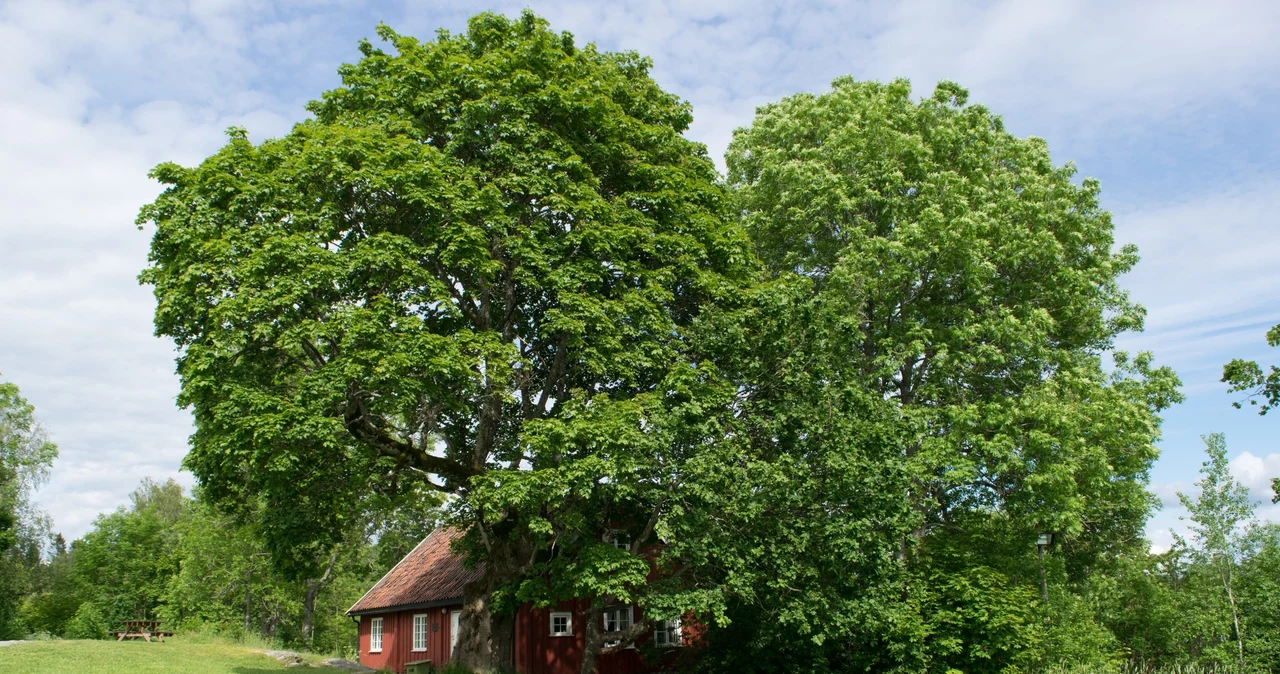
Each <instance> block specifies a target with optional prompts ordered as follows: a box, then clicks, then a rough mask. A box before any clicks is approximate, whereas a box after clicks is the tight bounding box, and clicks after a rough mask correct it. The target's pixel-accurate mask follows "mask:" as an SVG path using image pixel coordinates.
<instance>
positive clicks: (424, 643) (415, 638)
mask: <svg viewBox="0 0 1280 674" xmlns="http://www.w3.org/2000/svg"><path fill="white" fill-rule="evenodd" d="M418 618H422V648H418ZM427 620H428V617H427V614H426V613H415V614H413V644H412V645H413V648H411V649H410V650H409V652H410V653H426V652H427V635H428V634H430V633H431V630H430V629H429V627H428V624H427Z"/></svg>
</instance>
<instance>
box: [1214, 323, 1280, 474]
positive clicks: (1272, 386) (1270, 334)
mask: <svg viewBox="0 0 1280 674" xmlns="http://www.w3.org/2000/svg"><path fill="white" fill-rule="evenodd" d="M1267 345H1268V346H1280V325H1276V326H1275V327H1273V328H1271V329H1270V330H1268V331H1267ZM1222 381H1223V382H1224V383H1227V384H1230V385H1231V386H1230V388H1228V389H1227V390H1228V391H1229V392H1231V393H1240V392H1242V391H1243V392H1247V393H1248V395H1247V396H1246V398H1245V399H1246V400H1248V401H1249V404H1250V405H1254V406H1259V399H1261V405H1260V406H1259V409H1258V414H1262V415H1265V414H1266V413H1267V412H1268V411H1270V410H1271V409H1273V408H1275V407H1276V406H1277V405H1280V367H1276V366H1275V365H1272V366H1271V371H1270V372H1268V373H1264V372H1263V371H1262V366H1261V365H1258V362H1257V361H1253V360H1244V359H1241V358H1236V359H1234V360H1232V361H1231V362H1230V363H1227V364H1226V365H1224V366H1223V367H1222ZM1231 404H1232V405H1234V406H1235V407H1236V409H1239V408H1241V407H1242V406H1243V405H1242V404H1241V403H1240V402H1234V403H1231ZM1276 493H1277V494H1280V491H1278V492H1276Z"/></svg>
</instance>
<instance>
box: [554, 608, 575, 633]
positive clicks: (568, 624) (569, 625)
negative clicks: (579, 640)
mask: <svg viewBox="0 0 1280 674" xmlns="http://www.w3.org/2000/svg"><path fill="white" fill-rule="evenodd" d="M561 616H563V617H564V619H565V629H566V631H564V632H557V631H556V618H559V617H561ZM550 620H551V624H550V625H548V630H550V634H551V636H553V637H571V636H573V613H571V612H569V611H552V612H551V618H550Z"/></svg>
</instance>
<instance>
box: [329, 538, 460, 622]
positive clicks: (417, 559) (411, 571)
mask: <svg viewBox="0 0 1280 674" xmlns="http://www.w3.org/2000/svg"><path fill="white" fill-rule="evenodd" d="M461 537H462V532H461V531H459V530H457V529H454V528H452V527H441V528H439V529H436V530H435V531H433V532H431V534H430V535H428V536H427V537H426V538H424V539H422V542H421V543H419V544H418V545H417V547H415V548H414V549H413V551H412V552H410V553H409V554H407V555H405V557H404V559H402V560H400V562H399V563H398V564H396V565H395V566H394V567H392V569H391V570H390V571H388V572H387V575H385V576H383V577H382V580H380V581H378V582H377V584H376V585H374V586H373V587H371V588H369V591H368V592H366V593H364V596H363V597H361V598H360V600H359V601H357V602H356V603H355V604H354V605H352V607H351V608H350V609H347V614H348V615H354V614H357V613H376V612H379V611H383V610H393V609H395V608H396V607H400V606H413V605H417V604H427V603H432V602H444V601H449V600H453V599H458V600H461V598H462V593H463V590H464V589H465V588H466V586H467V584H468V583H471V582H472V581H475V580H477V579H479V578H480V576H481V575H482V574H483V573H484V567H483V566H479V567H477V568H475V569H468V568H466V567H464V566H463V564H462V557H461V556H460V555H457V554H455V553H454V552H453V550H452V548H451V547H450V546H451V544H452V543H453V542H454V541H455V540H457V539H459V538H461Z"/></svg>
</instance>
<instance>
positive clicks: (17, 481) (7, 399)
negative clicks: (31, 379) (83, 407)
mask: <svg viewBox="0 0 1280 674" xmlns="http://www.w3.org/2000/svg"><path fill="white" fill-rule="evenodd" d="M57 455H58V448H57V446H55V445H54V444H53V442H51V441H50V440H49V437H48V435H47V434H46V433H45V431H44V428H43V427H42V426H41V425H40V423H39V421H38V420H37V419H36V417H35V408H34V407H33V406H32V405H31V403H29V402H27V400H26V399H25V398H23V397H22V394H21V393H20V392H19V390H18V387H17V385H15V384H13V383H10V382H5V381H0V639H4V638H19V637H21V636H24V635H25V634H26V633H27V632H28V631H29V629H30V628H29V626H28V625H27V624H26V622H25V620H23V618H22V616H21V615H20V614H19V606H20V603H21V601H22V598H23V597H24V596H26V595H28V594H30V593H31V592H32V590H33V582H34V580H35V579H33V577H32V569H34V568H35V567H36V566H37V565H38V562H39V559H40V555H41V553H42V552H43V550H44V548H45V546H46V545H47V543H48V542H49V535H48V534H49V531H48V530H49V526H50V524H49V520H48V517H47V516H46V515H44V514H43V513H41V512H39V511H38V510H36V509H35V508H33V507H32V505H31V502H30V496H31V493H32V492H33V491H34V490H35V489H36V488H37V487H39V486H40V485H41V484H42V483H43V482H44V481H45V480H46V479H47V478H48V476H49V470H50V467H51V466H52V464H53V460H54V458H56V457H57Z"/></svg>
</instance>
